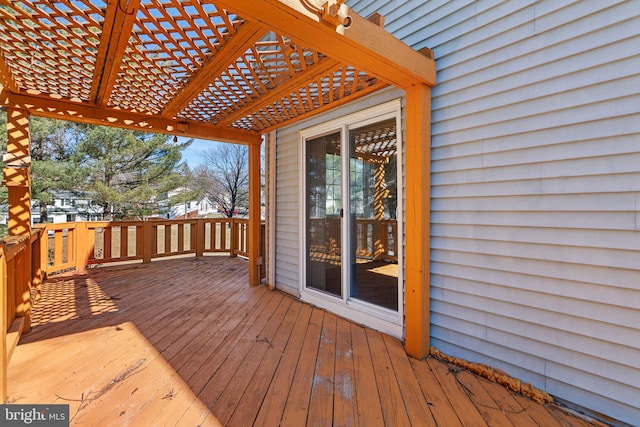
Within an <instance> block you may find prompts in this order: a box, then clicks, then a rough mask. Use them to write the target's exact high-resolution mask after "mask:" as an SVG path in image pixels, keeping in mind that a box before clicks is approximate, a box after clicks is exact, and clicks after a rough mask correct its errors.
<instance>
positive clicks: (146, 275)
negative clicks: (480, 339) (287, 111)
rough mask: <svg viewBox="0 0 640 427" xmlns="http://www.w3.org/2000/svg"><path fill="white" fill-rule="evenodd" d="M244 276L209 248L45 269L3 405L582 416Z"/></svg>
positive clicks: (336, 417) (215, 418)
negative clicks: (122, 262) (409, 349)
mask: <svg viewBox="0 0 640 427" xmlns="http://www.w3.org/2000/svg"><path fill="white" fill-rule="evenodd" d="M247 275H248V273H247V269H246V261H243V260H241V259H238V258H228V257H226V256H210V257H204V258H199V259H194V258H184V259H172V260H163V261H158V262H153V263H150V264H143V265H140V264H139V265H129V266H114V267H102V268H95V269H90V270H88V271H87V272H85V273H83V274H76V275H69V276H58V277H56V278H53V279H49V280H48V281H46V282H45V283H44V284H43V285H42V295H43V296H42V298H41V299H40V300H39V301H38V302H37V304H36V305H35V307H34V322H33V330H32V332H31V333H30V334H27V335H25V336H23V338H22V341H21V343H20V344H19V345H18V347H17V348H16V350H15V353H14V356H13V358H12V361H11V364H10V366H9V373H8V393H9V401H10V402H12V403H26V402H28V403H42V404H45V403H49V404H50V403H68V404H69V405H70V409H71V415H72V416H73V420H72V422H73V423H75V422H81V423H86V424H89V425H114V424H117V425H124V424H130V425H181V426H183V425H184V426H189V425H193V426H195V425H201V426H209V425H229V426H250V425H256V426H273V425H286V426H292V425H302V426H306V425H344V426H352V425H359V426H367V427H369V426H382V425H436V426H449V425H465V426H466V425H495V422H497V420H499V421H500V422H511V423H512V424H516V425H522V424H519V421H521V420H524V419H527V420H528V419H529V418H531V419H534V420H536V422H538V423H543V424H544V425H545V426H554V425H555V426H564V425H571V424H570V423H573V425H577V426H578V425H579V426H581V427H582V426H584V424H583V423H582V421H580V420H578V419H576V418H574V417H572V416H570V415H567V413H565V412H563V411H560V410H559V409H557V408H555V407H549V406H540V405H538V404H536V403H533V402H532V401H530V400H528V399H526V398H524V397H521V396H516V395H514V394H512V393H511V392H509V391H507V390H506V389H504V388H503V387H502V386H500V385H498V384H494V383H489V382H486V381H484V380H479V379H477V378H475V377H474V376H472V375H471V374H468V373H457V374H454V373H452V372H453V371H452V369H453V368H451V367H449V366H448V365H446V364H444V363H443V362H440V361H438V360H436V359H433V358H428V359H427V360H421V361H420V360H416V359H410V358H409V357H408V356H407V355H406V353H405V352H404V351H403V348H402V343H401V342H400V341H398V340H397V339H395V338H392V337H390V336H386V335H383V334H381V333H379V332H376V331H373V330H370V329H366V328H364V327H362V326H360V325H357V324H354V323H351V322H349V321H347V320H344V319H342V318H338V317H336V316H335V315H333V314H330V313H326V312H325V311H323V310H320V309H318V308H316V307H312V306H310V305H308V304H305V303H302V302H300V301H299V300H297V299H294V298H291V297H290V296H288V295H286V294H284V293H280V292H272V291H269V290H268V289H267V288H266V287H264V286H258V287H252V286H249V285H247ZM25 372H28V373H29V375H25ZM463 384H464V385H465V386H464V387H463ZM465 387H466V388H465ZM465 390H472V391H473V394H471V393H467V392H465ZM487 408H494V409H492V410H488V409H487ZM500 414H502V415H500ZM567 417H569V418H567Z"/></svg>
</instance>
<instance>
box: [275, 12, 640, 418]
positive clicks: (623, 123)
mask: <svg viewBox="0 0 640 427" xmlns="http://www.w3.org/2000/svg"><path fill="white" fill-rule="evenodd" d="M347 3H348V5H349V6H350V7H352V8H353V9H354V10H355V11H356V12H358V13H360V14H361V15H363V16H367V15H370V14H372V13H374V12H380V13H381V14H382V15H383V16H384V17H385V28H386V29H387V30H388V31H390V32H391V33H393V34H394V35H395V36H396V37H398V38H400V39H402V40H403V41H404V42H406V43H407V44H409V45H411V46H412V47H413V48H415V49H419V48H422V47H429V48H431V49H433V51H434V54H435V60H436V63H437V67H438V83H437V86H436V87H435V88H434V89H433V93H432V95H433V96H432V123H431V126H432V128H431V129H432V131H431V135H432V162H431V183H432V184H431V305H430V307H431V308H430V309H431V315H430V322H431V325H430V326H431V344H432V345H433V346H435V347H437V348H438V349H440V350H441V351H442V352H444V353H448V354H450V355H453V356H456V357H461V358H464V359H468V360H470V361H475V362H482V363H486V364H488V365H491V366H493V367H496V368H500V369H502V370H504V371H506V372H507V373H509V374H511V375H513V376H515V377H518V378H521V379H522V380H525V381H528V382H531V383H533V384H534V385H535V386H536V387H539V388H541V389H544V390H546V391H547V392H549V393H550V394H552V395H553V396H555V397H556V398H558V399H560V400H562V401H565V402H567V403H569V404H571V405H575V406H577V407H581V408H589V409H590V410H593V411H594V412H595V413H599V414H602V415H604V416H605V417H612V418H615V419H617V420H619V421H622V422H626V423H630V424H635V425H637V424H638V422H640V387H639V385H640V235H639V234H638V233H639V232H640V142H639V141H640V90H639V88H640V2H638V1H607V2H602V1H578V2H573V1H556V0H554V1H509V2H504V1H500V2H496V1H488V0H487V1H463V0H459V1H447V2H443V1H428V0H424V1H400V0H391V1H389V0H384V1H383V0H361V1H350V2H347ZM404 102H405V100H404V92H403V91H401V90H398V89H393V88H390V89H387V90H383V91H380V92H376V93H374V94H372V95H370V96H368V97H367V98H364V99H362V100H360V101H358V102H356V103H351V104H345V105H344V106H342V107H340V108H337V109H333V110H331V111H330V112H328V113H326V114H324V115H322V116H317V117H313V118H310V119H308V120H305V121H301V122H298V123H296V124H294V125H292V126H289V127H286V128H283V129H280V130H278V131H277V132H274V133H272V134H271V135H270V138H269V146H268V150H267V151H268V162H267V163H268V164H270V166H269V167H270V168H271V169H272V170H271V171H270V173H269V174H268V177H269V178H268V179H269V182H268V184H267V193H268V194H269V196H270V197H271V206H272V208H271V209H272V210H271V212H270V214H269V215H268V221H267V222H268V223H269V224H270V227H271V230H270V231H268V233H270V234H272V235H274V236H275V238H274V242H275V243H274V246H273V247H272V251H273V256H272V257H270V258H269V262H270V263H271V265H270V267H271V268H270V269H269V271H271V272H272V273H271V274H272V277H271V278H270V283H273V284H274V285H275V286H276V287H277V288H278V289H281V290H283V291H285V292H288V293H291V294H293V295H296V296H300V297H301V298H302V299H303V300H306V301H309V302H312V303H314V304H317V305H319V306H322V307H324V308H326V309H329V310H331V311H333V312H336V313H338V314H340V315H343V316H346V317H349V318H352V319H354V320H356V321H359V322H361V323H364V324H366V325H369V326H372V327H376V328H378V329H380V330H383V331H386V332H389V333H391V334H394V335H396V336H398V337H403V335H404V331H405V330H404V312H403V310H404V307H403V306H404V301H405V295H404V290H405V289H404V283H403V279H402V277H403V258H404V255H405V254H404V251H403V244H402V243H403V242H404V241H405V236H404V235H403V218H404V215H405V212H404V195H405V191H406V188H405V186H404V178H405V176H404V174H403V164H404V159H403V155H404V153H403V146H402V133H403V130H404V124H405V117H404V113H405V111H404ZM345 157H346V158H347V160H346V161H345ZM428 166H429V165H425V167H428ZM343 177H348V179H344V178H343ZM305 201H306V202H305ZM269 220H271V222H269ZM365 266H366V268H364V267H365Z"/></svg>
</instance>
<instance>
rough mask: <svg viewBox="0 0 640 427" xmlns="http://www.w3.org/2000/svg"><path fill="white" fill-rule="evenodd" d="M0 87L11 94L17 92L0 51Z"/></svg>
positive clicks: (5, 60) (16, 86)
mask: <svg viewBox="0 0 640 427" xmlns="http://www.w3.org/2000/svg"><path fill="white" fill-rule="evenodd" d="M0 85H2V86H4V87H6V88H7V89H9V90H10V91H12V92H18V85H17V84H16V82H15V80H14V79H13V76H12V75H11V70H10V69H9V66H8V64H7V59H6V58H5V57H4V54H3V53H2V50H0Z"/></svg>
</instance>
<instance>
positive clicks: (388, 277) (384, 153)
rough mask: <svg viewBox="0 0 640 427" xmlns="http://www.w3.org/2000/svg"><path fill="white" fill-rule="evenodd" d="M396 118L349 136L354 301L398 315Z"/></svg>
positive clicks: (351, 292) (351, 261)
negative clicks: (395, 312)
mask: <svg viewBox="0 0 640 427" xmlns="http://www.w3.org/2000/svg"><path fill="white" fill-rule="evenodd" d="M397 147H398V144H397V136H396V119H395V118H393V119H389V120H385V121H381V122H378V123H374V124H372V125H367V126H363V127H359V128H356V129H351V130H350V131H349V202H350V207H349V212H350V216H349V221H350V223H349V229H348V230H349V236H350V239H349V259H350V283H349V285H350V292H349V295H350V297H351V298H355V299H358V300H362V301H366V302H369V303H371V304H375V305H379V306H382V307H385V308H388V309H390V310H394V311H397V310H398V299H399V298H398V256H397V246H396V245H397V243H396V241H397V230H398V227H397V218H396V211H397V206H398V191H397Z"/></svg>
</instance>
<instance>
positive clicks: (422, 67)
mask: <svg viewBox="0 0 640 427" xmlns="http://www.w3.org/2000/svg"><path fill="white" fill-rule="evenodd" d="M216 6H217V7H223V8H224V9H227V10H229V11H233V12H234V13H237V14H238V15H240V16H242V17H243V18H244V19H249V20H253V21H257V22H260V23H263V24H264V25H266V26H268V27H270V28H271V29H273V30H274V31H276V32H278V33H280V34H283V35H286V36H287V37H290V38H291V39H293V40H295V41H296V42H298V43H301V44H302V45H303V46H305V47H308V48H312V49H316V50H318V51H320V52H323V53H325V54H327V55H329V56H331V57H332V58H334V59H337V60H338V61H340V62H344V63H346V64H350V65H353V66H356V67H358V68H362V69H363V70H365V71H366V72H368V73H370V74H372V75H376V76H378V77H380V78H381V79H383V80H385V81H387V82H389V83H391V84H393V85H394V86H397V87H400V88H403V89H407V88H408V87H410V86H411V85H413V84H416V83H422V84H426V85H428V86H435V84H436V66H435V62H434V61H433V59H431V58H429V57H427V56H425V55H423V54H421V53H419V52H416V51H415V50H413V49H412V48H411V47H409V46H407V45H406V44H404V43H403V42H401V41H400V40H398V39H396V38H395V37H394V36H393V35H391V34H389V33H388V32H386V31H385V30H384V28H381V27H379V26H378V25H376V24H375V23H372V22H370V21H368V20H367V19H365V18H363V17H361V16H359V15H358V14H356V13H355V12H353V11H349V12H348V15H349V17H350V19H351V25H350V26H349V27H348V28H346V29H344V28H343V27H342V26H339V27H336V26H332V25H325V24H326V22H325V21H323V19H322V18H321V17H320V16H318V15H316V14H314V13H312V12H310V11H308V10H307V9H306V8H305V7H304V6H303V5H302V3H301V2H300V1H298V0H244V1H237V0H216ZM318 23H321V24H322V25H318ZM343 29H344V31H343V32H344V34H341V33H340V32H342V30H343ZM339 31H340V32H339Z"/></svg>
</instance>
